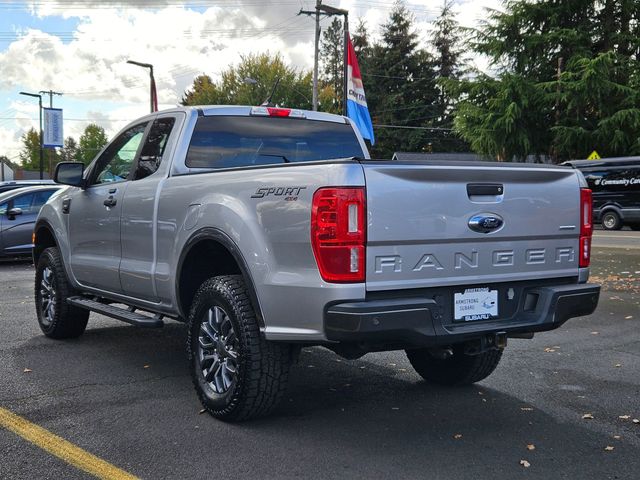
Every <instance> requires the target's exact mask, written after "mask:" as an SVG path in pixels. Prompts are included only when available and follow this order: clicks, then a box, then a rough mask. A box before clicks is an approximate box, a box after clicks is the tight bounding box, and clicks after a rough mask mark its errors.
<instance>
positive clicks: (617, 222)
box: [600, 210, 622, 230]
mask: <svg viewBox="0 0 640 480" xmlns="http://www.w3.org/2000/svg"><path fill="white" fill-rule="evenodd" d="M600 223H602V228H604V229H605V230H620V229H621V228H622V219H621V218H620V215H618V213H617V212H616V211H615V210H608V211H606V212H604V213H603V214H602V218H601V219H600Z"/></svg>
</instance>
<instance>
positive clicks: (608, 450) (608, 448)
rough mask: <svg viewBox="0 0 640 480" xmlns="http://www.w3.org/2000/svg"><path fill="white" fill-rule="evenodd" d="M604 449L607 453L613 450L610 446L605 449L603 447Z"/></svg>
mask: <svg viewBox="0 0 640 480" xmlns="http://www.w3.org/2000/svg"><path fill="white" fill-rule="evenodd" d="M604 449H605V450H606V451H607V452H610V451H612V450H613V447H612V446H611V445H607V446H606V447H604Z"/></svg>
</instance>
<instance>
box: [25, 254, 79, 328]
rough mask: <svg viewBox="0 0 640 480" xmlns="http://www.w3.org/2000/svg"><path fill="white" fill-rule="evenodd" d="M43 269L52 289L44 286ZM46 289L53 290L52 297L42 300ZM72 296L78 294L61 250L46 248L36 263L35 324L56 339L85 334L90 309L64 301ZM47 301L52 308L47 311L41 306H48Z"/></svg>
mask: <svg viewBox="0 0 640 480" xmlns="http://www.w3.org/2000/svg"><path fill="white" fill-rule="evenodd" d="M45 272H46V273H47V275H46V276H47V277H48V281H47V282H46V284H47V285H50V286H51V290H48V289H46V288H45V286H44V285H43V276H44V274H45ZM47 292H52V294H51V295H50V298H51V300H50V301H45V302H44V303H43V296H46V295H47ZM74 295H77V292H76V291H75V289H74V288H73V287H72V286H71V285H70V284H69V280H68V279H67V274H66V272H65V270H64V266H63V265H62V259H61V258H60V252H59V251H58V249H57V248H56V247H49V248H47V249H46V250H44V251H43V252H42V254H41V255H40V259H39V260H38V265H37V266H36V280H35V295H34V297H35V303H36V314H37V316H38V325H40V329H41V330H42V333H44V334H45V335H46V336H47V337H49V338H55V339H65V338H76V337H79V336H80V335H82V334H83V333H84V331H85V329H86V328H87V321H88V320H89V311H88V310H85V309H82V308H78V307H74V306H73V305H69V304H68V303H67V298H69V297H72V296H74ZM49 303H50V304H51V307H50V310H48V313H47V312H45V309H43V307H44V304H46V305H49ZM47 314H48V315H49V317H47Z"/></svg>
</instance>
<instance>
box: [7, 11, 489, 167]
mask: <svg viewBox="0 0 640 480" xmlns="http://www.w3.org/2000/svg"><path fill="white" fill-rule="evenodd" d="M186 3H187V4H188V5H189V6H195V7H199V8H197V9H190V8H186V7H184V6H183V4H181V2H179V1H176V0H149V1H140V0H134V1H128V2H127V1H115V2H114V1H88V2H87V1H75V2H70V1H64V2H63V1H60V0H59V1H47V2H35V3H33V4H31V5H33V8H35V11H34V13H35V14H36V15H37V16H39V17H40V19H42V21H46V20H47V18H49V17H54V16H55V17H64V18H67V19H75V20H76V21H77V22H78V26H77V28H76V29H75V30H74V31H73V32H64V34H62V35H58V36H55V35H51V34H48V33H46V32H43V31H41V30H36V29H33V28H29V26H28V25H17V26H16V31H18V32H21V33H20V34H21V35H22V36H20V37H18V38H17V39H16V40H15V41H14V42H12V43H10V44H9V45H8V47H7V48H5V49H4V50H0V71H1V72H2V75H1V76H0V91H5V92H12V94H13V93H14V92H15V91H17V90H27V91H39V90H41V89H53V90H56V91H61V92H63V93H64V94H65V95H64V97H62V99H56V105H59V106H63V107H65V118H67V117H69V118H77V119H82V120H70V121H66V122H65V136H68V135H73V136H74V137H75V138H78V137H79V135H80V134H81V133H82V130H83V129H84V127H85V126H86V125H87V124H88V123H89V122H90V121H91V120H93V121H96V122H97V123H99V124H100V125H101V126H103V127H104V128H105V129H106V131H107V133H108V134H109V135H113V134H114V133H116V131H117V130H118V129H119V128H121V127H122V126H123V125H124V124H125V123H126V120H127V119H134V118H136V117H138V116H140V115H143V114H145V113H146V112H147V108H148V107H147V105H148V98H149V94H148V89H149V77H148V72H147V71H146V70H145V69H142V68H140V67H136V66H133V65H129V64H127V63H126V61H127V60H128V59H134V60H138V61H142V62H148V63H151V64H153V65H154V70H155V77H156V83H157V87H158V97H159V100H160V103H161V104H162V105H163V106H165V107H171V106H174V105H175V104H177V103H178V102H179V101H180V98H181V97H182V95H183V93H184V91H185V90H186V89H187V88H188V87H189V86H190V85H191V83H192V81H193V78H194V77H195V76H196V75H198V74H200V73H206V74H209V75H211V76H212V77H214V78H217V77H218V76H219V74H220V72H221V71H223V70H225V69H227V68H228V67H229V66H230V65H232V64H236V63H237V62H238V61H239V59H240V56H241V55H246V54H249V53H259V52H266V51H269V52H271V53H279V54H281V55H282V56H283V58H284V59H285V61H287V62H288V63H290V64H292V65H293V66H295V67H297V68H304V69H307V68H311V66H312V62H313V25H314V22H313V18H310V17H306V16H297V15H296V14H297V13H298V11H299V9H300V7H301V6H302V7H304V8H305V9H307V10H311V9H312V8H313V5H314V3H315V2H314V1H313V0H303V1H300V0H278V1H276V2H269V1H264V2H262V1H259V0H218V1H216V2H209V1H204V0H190V1H188V2H186ZM325 3H327V4H330V5H334V6H337V7H340V8H346V9H349V11H350V12H351V16H350V26H351V29H352V30H353V29H355V27H356V25H357V20H358V18H359V17H362V18H364V19H365V21H366V23H367V26H368V29H369V32H370V34H371V38H372V39H376V38H378V32H379V27H380V25H381V24H383V23H384V22H385V21H386V20H387V18H388V14H389V11H390V9H391V8H392V6H393V3H392V2H391V0H385V1H382V0H370V1H366V2H362V1H361V0H326V1H325ZM406 3H407V6H408V8H409V9H410V10H411V11H413V12H414V13H415V18H416V21H417V24H416V29H417V30H418V32H419V36H420V39H421V40H422V41H423V42H425V43H424V44H423V46H427V47H428V44H427V43H426V42H427V41H428V21H429V20H431V19H433V18H434V17H435V16H436V15H437V14H438V12H439V10H440V9H441V7H442V0H407V2H406ZM165 5H166V6H165ZM499 5H500V0H459V1H457V2H456V7H455V10H456V11H457V12H458V18H459V20H460V22H461V23H462V24H463V25H465V26H474V25H476V24H477V20H478V19H480V18H484V17H485V12H484V10H483V9H484V7H491V8H497V7H499ZM323 24H324V25H327V24H328V21H327V20H325V21H324V22H323ZM52 30H55V29H52ZM476 60H477V62H476V63H478V65H479V66H480V67H481V68H484V67H486V61H485V63H484V64H483V63H482V62H483V59H481V58H477V59H476ZM70 103H72V104H73V108H68V106H69V104H70ZM36 105H37V103H36V102H35V101H30V100H29V101H28V100H20V101H14V102H4V103H2V102H1V101H0V110H4V109H5V108H10V109H11V115H15V116H16V117H18V118H26V117H28V118H30V119H31V120H18V121H16V122H15V125H14V127H15V128H14V129H13V130H12V129H11V128H10V126H9V125H7V123H0V142H1V143H0V154H1V153H3V151H4V150H7V149H8V150H9V152H16V153H17V151H18V150H19V148H20V142H19V139H20V135H21V134H22V133H23V132H24V131H25V130H27V129H28V128H30V127H32V126H33V127H37V120H35V121H34V120H33V119H34V118H35V119H37V107H36ZM10 154H11V153H10Z"/></svg>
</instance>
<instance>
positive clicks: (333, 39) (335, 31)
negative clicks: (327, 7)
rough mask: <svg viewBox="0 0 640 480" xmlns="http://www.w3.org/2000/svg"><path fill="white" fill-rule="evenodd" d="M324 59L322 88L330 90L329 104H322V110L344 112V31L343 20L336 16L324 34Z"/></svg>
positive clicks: (322, 49)
mask: <svg viewBox="0 0 640 480" xmlns="http://www.w3.org/2000/svg"><path fill="white" fill-rule="evenodd" d="M320 58H321V59H322V77H321V80H322V85H321V88H322V89H323V90H326V91H327V92H330V93H331V94H332V95H331V96H329V98H328V100H329V102H330V103H329V104H327V103H326V102H325V103H323V104H322V110H324V111H327V112H332V113H342V101H343V98H342V95H343V91H344V32H343V30H342V22H341V21H340V20H339V19H338V18H334V19H333V21H332V22H331V24H330V25H329V27H328V28H327V29H326V30H325V31H324V33H323V35H322V41H321V42H320Z"/></svg>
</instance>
